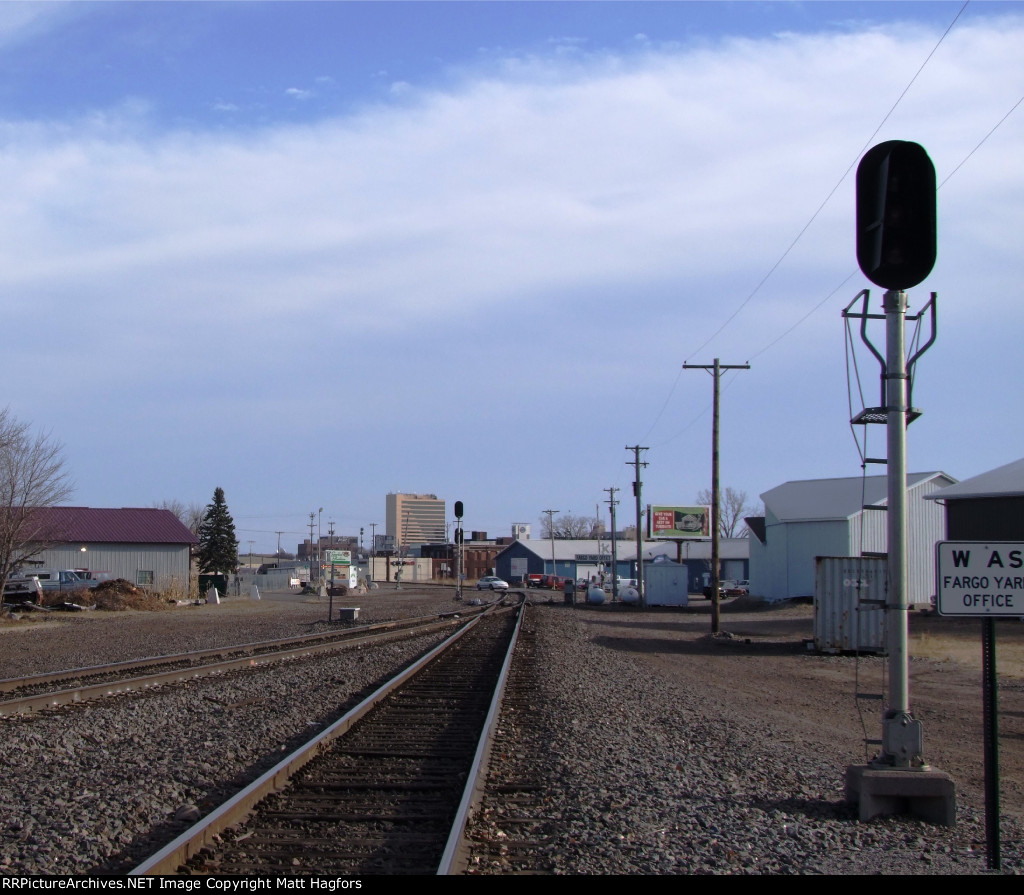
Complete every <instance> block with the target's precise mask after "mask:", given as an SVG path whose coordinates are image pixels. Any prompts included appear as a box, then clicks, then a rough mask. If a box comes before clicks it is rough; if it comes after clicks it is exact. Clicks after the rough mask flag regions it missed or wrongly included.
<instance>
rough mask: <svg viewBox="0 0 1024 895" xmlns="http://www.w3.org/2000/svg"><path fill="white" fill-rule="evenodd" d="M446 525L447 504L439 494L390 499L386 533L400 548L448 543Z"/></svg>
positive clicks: (392, 494)
mask: <svg viewBox="0 0 1024 895" xmlns="http://www.w3.org/2000/svg"><path fill="white" fill-rule="evenodd" d="M445 521H446V520H445V502H444V501H443V500H441V499H440V498H438V496H437V495H436V494H406V493H402V492H390V493H389V494H388V495H387V499H386V501H385V511H384V522H385V531H386V532H387V534H388V535H389V536H390V537H391V538H393V539H394V543H395V545H396V548H402V547H410V546H415V545H419V544H443V543H445V540H446V538H445Z"/></svg>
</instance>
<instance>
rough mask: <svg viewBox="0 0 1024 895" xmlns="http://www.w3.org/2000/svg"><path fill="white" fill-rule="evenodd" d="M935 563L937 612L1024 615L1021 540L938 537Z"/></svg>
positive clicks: (1023, 569)
mask: <svg viewBox="0 0 1024 895" xmlns="http://www.w3.org/2000/svg"><path fill="white" fill-rule="evenodd" d="M935 564H936V568H937V574H936V576H935V588H936V591H935V596H936V600H935V604H936V608H937V609H938V610H939V615H1013V616H1024V543H1021V542H1013V541H940V542H939V543H938V544H936V545H935Z"/></svg>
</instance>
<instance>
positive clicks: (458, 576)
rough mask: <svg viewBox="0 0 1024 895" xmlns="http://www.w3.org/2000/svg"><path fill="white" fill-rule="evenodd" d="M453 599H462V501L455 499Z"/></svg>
mask: <svg viewBox="0 0 1024 895" xmlns="http://www.w3.org/2000/svg"><path fill="white" fill-rule="evenodd" d="M455 519H456V523H455V599H456V600H461V599H462V501H461V500H457V501H455Z"/></svg>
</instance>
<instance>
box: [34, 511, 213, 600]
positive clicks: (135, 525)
mask: <svg viewBox="0 0 1024 895" xmlns="http://www.w3.org/2000/svg"><path fill="white" fill-rule="evenodd" d="M31 525H32V528H33V529H34V535H33V542H37V543H40V544H42V545H43V549H42V550H41V552H40V553H38V554H37V555H36V556H35V557H33V559H32V560H31V563H30V564H26V565H25V571H27V572H30V571H31V567H32V566H36V567H38V568H47V569H87V570H89V571H93V572H101V571H102V572H109V573H110V574H111V575H112V576H113V577H114V578H124V579H125V580H127V581H130V582H131V583H132V584H134V585H136V586H138V587H145V588H150V589H153V590H156V591H168V590H172V589H180V590H181V591H183V592H187V590H188V583H189V566H190V561H191V551H192V547H193V546H194V545H196V544H198V543H199V541H198V539H197V538H196V536H195V535H193V534H192V532H191V531H189V529H188V528H187V527H186V526H185V525H183V524H182V523H181V521H180V520H179V519H178V517H177V516H175V515H174V513H172V512H171V511H170V510H159V509H93V508H90V507H43V508H37V509H35V510H33V511H32V517H31Z"/></svg>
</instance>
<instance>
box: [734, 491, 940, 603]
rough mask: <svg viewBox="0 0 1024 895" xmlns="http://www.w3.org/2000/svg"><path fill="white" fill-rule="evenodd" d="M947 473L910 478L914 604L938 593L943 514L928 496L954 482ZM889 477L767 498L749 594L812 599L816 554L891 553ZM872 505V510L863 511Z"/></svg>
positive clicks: (756, 528)
mask: <svg viewBox="0 0 1024 895" xmlns="http://www.w3.org/2000/svg"><path fill="white" fill-rule="evenodd" d="M955 482H956V479H954V478H952V477H951V476H949V475H947V474H946V473H944V472H919V473H910V474H908V475H907V585H908V599H909V601H910V602H911V603H928V602H929V601H930V600H931V598H932V596H933V595H934V594H935V560H934V556H935V544H936V542H937V541H941V540H943V539H944V538H945V534H946V520H945V515H944V513H943V512H942V511H941V510H940V509H939V508H938V507H936V506H935V505H934V502H931V501H925V499H924V498H925V496H926V495H928V494H931V493H932V492H934V491H937V490H939V489H940V488H946V487H948V486H949V485H952V484H955ZM887 491H888V482H887V478H886V476H884V475H878V476H854V477H851V478H839V479H811V480H807V481H798V482H786V483H785V484H784V485H779V486H778V487H777V488H773V489H771V490H770V491H766V492H765V493H764V494H762V495H761V500H762V501H764V509H765V515H764V519H763V522H761V521H759V520H751V522H752V523H753V524H751V525H749V527H750V529H751V531H752V532H753V537H752V538H751V539H750V540H751V545H750V592H751V594H753V595H755V596H759V597H762V598H764V599H766V600H787V599H792V598H795V597H813V596H814V560H815V557H818V556H868V555H872V554H874V555H880V554H884V553H885V552H886V541H887V536H886V525H887V523H886V512H885V509H884V508H885V506H886V505H887V503H888V497H887ZM864 507H872V508H873V509H864Z"/></svg>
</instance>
